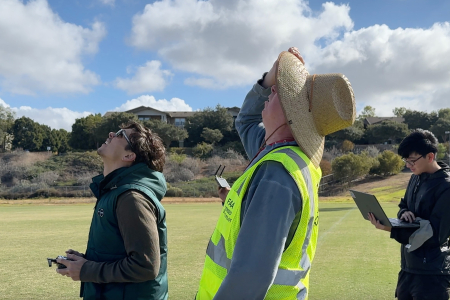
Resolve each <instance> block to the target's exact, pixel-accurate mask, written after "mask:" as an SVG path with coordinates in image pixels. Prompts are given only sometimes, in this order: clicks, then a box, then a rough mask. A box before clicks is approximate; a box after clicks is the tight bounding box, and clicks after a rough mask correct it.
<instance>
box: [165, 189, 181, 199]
mask: <svg viewBox="0 0 450 300" xmlns="http://www.w3.org/2000/svg"><path fill="white" fill-rule="evenodd" d="M182 196H183V190H182V189H180V188H177V187H171V188H168V189H167V192H166V197H182Z"/></svg>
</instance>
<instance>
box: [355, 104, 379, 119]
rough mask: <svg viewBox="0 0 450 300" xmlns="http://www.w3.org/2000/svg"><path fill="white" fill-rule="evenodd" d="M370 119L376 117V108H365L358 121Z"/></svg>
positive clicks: (368, 106)
mask: <svg viewBox="0 0 450 300" xmlns="http://www.w3.org/2000/svg"><path fill="white" fill-rule="evenodd" d="M368 117H375V108H374V107H372V106H370V105H367V106H365V107H364V109H363V110H362V111H361V113H360V114H359V115H358V120H364V119H365V118H368Z"/></svg>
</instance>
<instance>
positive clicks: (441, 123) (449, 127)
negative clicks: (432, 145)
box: [430, 118, 450, 142]
mask: <svg viewBox="0 0 450 300" xmlns="http://www.w3.org/2000/svg"><path fill="white" fill-rule="evenodd" d="M430 131H431V132H433V133H434V135H435V136H437V137H438V138H439V139H440V140H441V142H447V138H448V134H445V132H446V131H450V118H449V119H446V118H439V120H437V121H436V123H434V125H432V126H431V128H430Z"/></svg>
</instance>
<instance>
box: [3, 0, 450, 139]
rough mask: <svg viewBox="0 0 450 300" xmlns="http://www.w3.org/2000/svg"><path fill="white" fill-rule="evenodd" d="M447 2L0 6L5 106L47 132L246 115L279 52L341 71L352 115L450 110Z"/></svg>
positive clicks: (128, 1)
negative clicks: (110, 117)
mask: <svg viewBox="0 0 450 300" xmlns="http://www.w3.org/2000/svg"><path fill="white" fill-rule="evenodd" d="M449 12H450V1H447V0H433V1H429V0H377V1H373V0H350V1H347V2H323V1H315V0H314V1H309V2H308V1H303V0H202V1H197V0H161V1H141V0H71V1H67V0H28V1H26V0H22V1H21V0H0V105H3V106H6V107H10V108H11V109H12V110H13V111H14V112H15V113H16V117H17V118H19V117H22V116H26V117H29V118H32V119H33V120H35V121H36V122H39V123H41V124H46V125H48V126H50V127H51V128H55V129H59V128H64V129H66V130H68V131H71V126H72V124H73V123H74V122H75V119H77V118H81V117H85V116H87V115H89V114H95V113H101V114H102V115H103V114H104V113H105V112H107V111H126V110H129V109H132V108H135V107H138V106H141V105H143V106H150V107H153V108H155V109H158V110H162V111H196V110H202V109H205V108H207V107H211V108H214V107H215V106H216V105H217V104H220V105H221V106H225V107H233V106H238V107H240V106H241V105H242V101H243V99H244V98H245V95H246V94H247V92H248V91H249V90H250V89H251V87H252V85H253V84H254V83H255V82H256V81H257V80H258V79H259V78H260V77H261V74H262V73H263V72H265V71H268V70H269V69H270V67H271V66H272V64H273V62H274V61H275V59H276V58H277V56H278V54H279V53H280V52H281V51H285V50H287V49H288V48H289V47H291V46H296V47H297V48H298V49H299V51H300V53H301V54H302V55H303V57H304V60H305V64H306V67H307V69H308V71H309V73H310V74H323V73H343V74H344V75H346V76H347V77H348V79H349V80H350V82H351V84H352V87H353V89H354V92H355V98H356V104H357V111H358V112H360V111H361V110H362V109H363V108H364V107H365V106H367V105H370V106H372V107H374V108H375V113H376V115H377V116H392V115H393V113H392V110H393V109H394V108H395V107H406V108H408V109H413V110H421V111H427V112H431V111H436V110H439V109H440V108H445V107H450V97H449V95H450V55H449V54H450V13H449Z"/></svg>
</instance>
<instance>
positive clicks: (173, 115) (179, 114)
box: [166, 111, 196, 118]
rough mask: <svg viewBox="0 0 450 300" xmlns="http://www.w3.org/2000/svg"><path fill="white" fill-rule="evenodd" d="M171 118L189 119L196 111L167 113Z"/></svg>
mask: <svg viewBox="0 0 450 300" xmlns="http://www.w3.org/2000/svg"><path fill="white" fill-rule="evenodd" d="M166 113H167V114H168V115H169V117H171V118H189V117H192V116H193V115H194V114H195V113H196V111H166Z"/></svg>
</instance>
